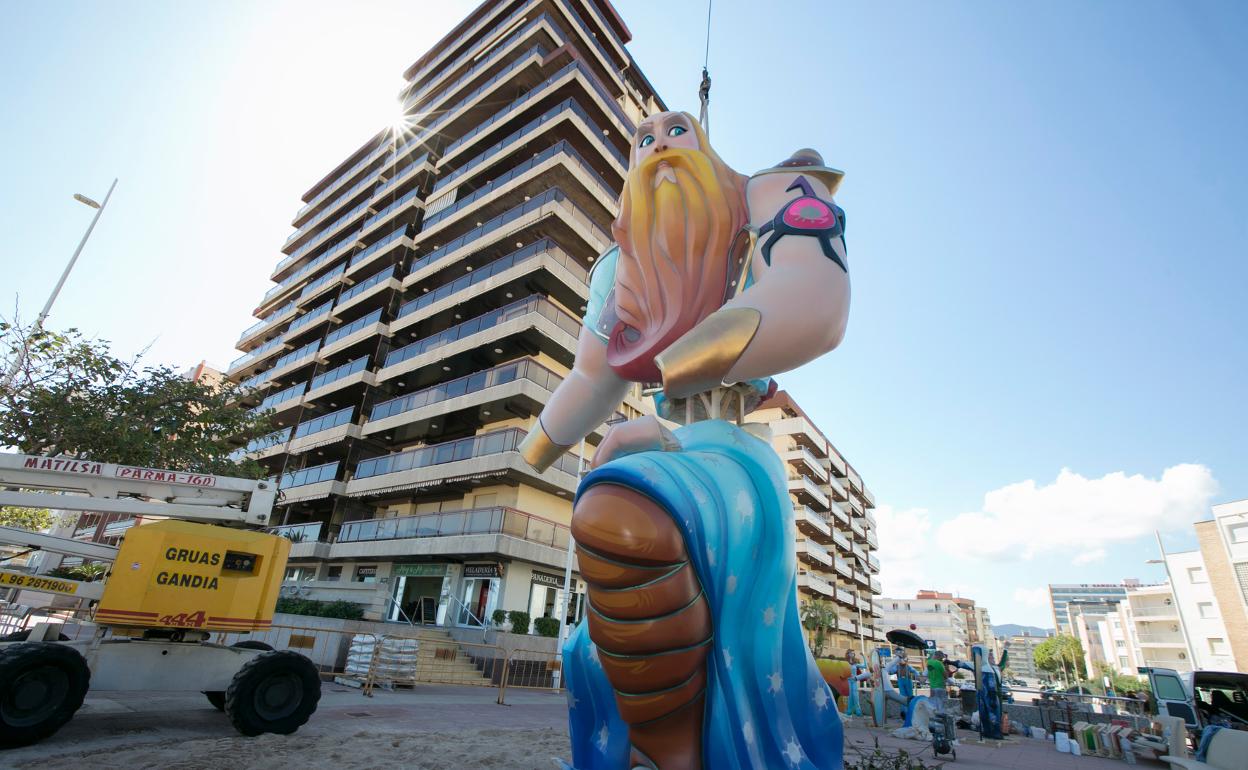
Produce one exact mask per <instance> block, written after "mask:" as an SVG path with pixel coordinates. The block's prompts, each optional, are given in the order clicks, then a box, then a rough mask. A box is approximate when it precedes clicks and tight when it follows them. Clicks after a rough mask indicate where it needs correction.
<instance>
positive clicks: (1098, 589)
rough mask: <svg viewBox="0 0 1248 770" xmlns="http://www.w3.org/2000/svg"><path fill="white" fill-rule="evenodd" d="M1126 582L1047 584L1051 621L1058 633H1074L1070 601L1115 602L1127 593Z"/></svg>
mask: <svg viewBox="0 0 1248 770" xmlns="http://www.w3.org/2000/svg"><path fill="white" fill-rule="evenodd" d="M1138 582H1139V581H1126V583H1057V584H1050V585H1049V604H1050V606H1051V607H1052V609H1053V623H1054V625H1055V627H1056V628H1057V633H1059V634H1071V633H1074V628H1073V626H1072V625H1071V620H1070V616H1069V615H1068V613H1067V605H1068V604H1069V603H1070V602H1072V601H1089V602H1104V601H1108V602H1117V601H1120V600H1121V599H1122V598H1123V597H1125V596H1126V595H1127V589H1126V585H1127V584H1132V583H1138Z"/></svg>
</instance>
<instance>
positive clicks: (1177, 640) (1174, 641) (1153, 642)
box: [1135, 634, 1187, 650]
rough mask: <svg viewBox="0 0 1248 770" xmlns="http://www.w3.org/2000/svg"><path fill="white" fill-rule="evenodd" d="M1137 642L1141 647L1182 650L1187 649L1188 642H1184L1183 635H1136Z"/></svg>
mask: <svg viewBox="0 0 1248 770" xmlns="http://www.w3.org/2000/svg"><path fill="white" fill-rule="evenodd" d="M1135 638H1136V640H1137V641H1138V642H1139V643H1140V646H1141V647H1173V648H1176V649H1180V650H1186V649H1187V642H1185V641H1183V635H1182V634H1136V635H1135Z"/></svg>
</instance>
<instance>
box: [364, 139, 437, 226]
mask: <svg viewBox="0 0 1248 770" xmlns="http://www.w3.org/2000/svg"><path fill="white" fill-rule="evenodd" d="M412 141H415V140H412ZM411 143H412V142H408V144H411ZM406 146H407V145H404V147H406ZM402 152H403V151H402V150H401V149H400V150H399V152H397V153H395V155H399V154H401V153H402ZM427 162H429V153H425V154H424V155H421V156H420V157H419V158H417V159H416V160H414V161H412V162H411V163H408V164H407V165H406V166H404V167H403V168H401V169H398V170H397V171H395V172H394V174H393V175H392V176H391V177H390V178H389V179H387V180H386V181H385V182H383V183H382V184H381V185H380V186H379V187H378V188H377V189H376V190H373V199H374V200H376V199H378V198H380V197H381V196H383V195H385V194H386V193H387V192H389V191H390V188H391V187H393V186H395V185H396V184H398V183H399V181H400V180H402V179H403V177H405V176H407V173H408V172H409V171H411V170H412V169H414V168H419V167H420V165H421V164H422V163H427ZM366 226H367V225H366Z"/></svg>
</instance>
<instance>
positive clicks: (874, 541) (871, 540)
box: [867, 529, 880, 548]
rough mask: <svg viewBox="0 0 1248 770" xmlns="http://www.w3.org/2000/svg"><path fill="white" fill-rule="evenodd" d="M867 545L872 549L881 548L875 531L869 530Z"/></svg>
mask: <svg viewBox="0 0 1248 770" xmlns="http://www.w3.org/2000/svg"><path fill="white" fill-rule="evenodd" d="M867 545H869V546H871V547H872V548H879V547H880V539H879V538H878V537H876V535H875V530H873V529H868V530H867Z"/></svg>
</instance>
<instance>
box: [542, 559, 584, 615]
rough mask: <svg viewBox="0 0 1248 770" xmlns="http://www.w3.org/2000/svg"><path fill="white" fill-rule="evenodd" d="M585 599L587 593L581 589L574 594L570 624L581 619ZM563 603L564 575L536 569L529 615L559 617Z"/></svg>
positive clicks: (570, 607) (570, 609)
mask: <svg viewBox="0 0 1248 770" xmlns="http://www.w3.org/2000/svg"><path fill="white" fill-rule="evenodd" d="M574 582H576V581H574ZM584 601H585V594H583V593H580V592H579V591H577V592H574V593H573V594H572V603H571V604H570V605H569V606H568V614H567V623H568V624H569V625H574V624H575V623H576V622H577V621H579V620H580V619H581V613H582V610H583V605H584ZM562 605H563V576H562V575H552V574H549V573H546V572H538V571H536V570H534V572H533V578H532V583H531V584H530V588H529V616H530V617H532V618H554V617H558V613H559V607H561V606H562Z"/></svg>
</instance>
